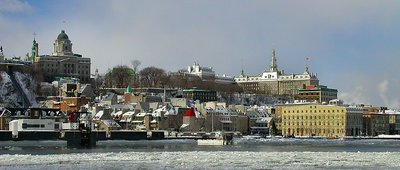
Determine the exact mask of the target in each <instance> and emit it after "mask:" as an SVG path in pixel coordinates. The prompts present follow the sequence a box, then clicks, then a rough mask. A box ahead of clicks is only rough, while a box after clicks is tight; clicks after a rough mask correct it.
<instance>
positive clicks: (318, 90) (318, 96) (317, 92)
mask: <svg viewBox="0 0 400 170" xmlns="http://www.w3.org/2000/svg"><path fill="white" fill-rule="evenodd" d="M337 93H338V91H337V90H336V89H331V88H328V87H327V86H322V85H320V86H315V85H312V86H306V87H305V88H302V89H299V92H298V93H297V95H296V97H295V99H296V100H303V101H307V102H314V101H317V102H319V103H329V101H331V100H334V99H337Z"/></svg>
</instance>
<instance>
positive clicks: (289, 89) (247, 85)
mask: <svg viewBox="0 0 400 170" xmlns="http://www.w3.org/2000/svg"><path fill="white" fill-rule="evenodd" d="M235 82H236V83H238V84H239V86H241V87H242V88H243V90H244V91H245V92H254V93H262V94H272V95H296V94H297V91H298V89H302V88H305V86H310V85H316V86H318V85H319V80H318V78H317V76H316V74H313V73H311V72H310V71H309V69H308V66H306V67H305V70H304V73H302V74H285V73H284V71H283V70H278V65H277V62H276V56H275V50H273V52H272V59H271V65H270V68H269V69H266V70H265V71H264V72H263V73H261V74H260V75H257V76H247V75H245V74H244V71H243V69H242V71H241V74H240V76H238V77H236V78H235Z"/></svg>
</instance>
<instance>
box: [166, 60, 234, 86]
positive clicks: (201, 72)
mask: <svg viewBox="0 0 400 170" xmlns="http://www.w3.org/2000/svg"><path fill="white" fill-rule="evenodd" d="M170 74H171V75H175V76H176V75H179V76H183V77H185V78H186V79H187V80H189V81H190V80H193V79H196V78H199V79H200V80H202V81H210V82H215V83H217V84H235V80H234V79H233V77H230V76H227V75H217V74H215V72H214V70H213V68H212V67H202V66H200V64H199V63H194V64H193V65H191V66H188V68H187V70H179V71H178V72H173V73H170Z"/></svg>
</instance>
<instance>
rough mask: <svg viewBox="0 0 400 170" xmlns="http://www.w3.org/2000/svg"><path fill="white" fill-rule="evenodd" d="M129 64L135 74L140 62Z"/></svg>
mask: <svg viewBox="0 0 400 170" xmlns="http://www.w3.org/2000/svg"><path fill="white" fill-rule="evenodd" d="M131 64H132V69H133V71H134V72H135V73H137V72H138V68H139V66H140V64H142V62H140V61H139V60H132V61H131Z"/></svg>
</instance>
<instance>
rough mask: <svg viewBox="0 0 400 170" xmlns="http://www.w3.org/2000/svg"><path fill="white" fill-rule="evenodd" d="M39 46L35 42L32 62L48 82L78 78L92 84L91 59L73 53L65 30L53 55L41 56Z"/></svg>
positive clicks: (55, 45) (57, 41)
mask: <svg viewBox="0 0 400 170" xmlns="http://www.w3.org/2000/svg"><path fill="white" fill-rule="evenodd" d="M38 49H39V45H38V43H37V42H36V40H34V41H33V45H32V55H31V61H32V62H33V63H34V65H35V67H36V68H39V69H40V70H41V71H42V72H43V74H44V77H45V80H46V81H48V82H51V81H54V80H55V79H56V77H72V78H78V79H79V80H80V82H81V83H89V82H90V64H91V62H90V58H84V57H82V55H80V54H74V53H73V52H72V43H71V41H70V40H69V38H68V35H67V34H66V33H65V31H64V30H62V31H61V33H60V34H59V35H58V36H57V39H56V40H55V42H54V50H53V53H52V55H39V54H38V53H39V50H38Z"/></svg>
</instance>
